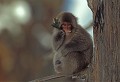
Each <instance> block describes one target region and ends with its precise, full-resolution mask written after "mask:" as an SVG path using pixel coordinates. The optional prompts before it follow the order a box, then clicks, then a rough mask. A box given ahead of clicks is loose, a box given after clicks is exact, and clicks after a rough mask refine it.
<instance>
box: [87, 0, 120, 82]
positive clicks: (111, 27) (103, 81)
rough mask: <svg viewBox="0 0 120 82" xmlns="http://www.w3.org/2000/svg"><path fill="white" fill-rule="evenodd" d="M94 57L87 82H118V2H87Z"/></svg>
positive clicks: (109, 0) (119, 21) (119, 68)
mask: <svg viewBox="0 0 120 82" xmlns="http://www.w3.org/2000/svg"><path fill="white" fill-rule="evenodd" d="M88 5H89V7H90V8H91V9H92V11H93V18H94V26H93V31H94V44H95V50H94V52H95V55H94V57H93V63H92V69H93V71H91V70H90V71H89V77H88V81H87V82H120V0H88Z"/></svg>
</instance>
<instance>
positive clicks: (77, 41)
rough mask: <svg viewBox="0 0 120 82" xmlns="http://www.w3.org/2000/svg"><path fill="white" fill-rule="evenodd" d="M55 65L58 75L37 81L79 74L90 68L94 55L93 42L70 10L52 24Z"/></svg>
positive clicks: (41, 81) (61, 14)
mask: <svg viewBox="0 0 120 82" xmlns="http://www.w3.org/2000/svg"><path fill="white" fill-rule="evenodd" d="M52 26H53V27H54V30H53V39H52V44H53V51H54V53H55V54H54V58H53V65H54V69H55V72H56V73H57V75H53V76H51V77H46V78H44V79H41V80H39V81H37V82H43V81H47V80H50V79H55V78H61V77H72V76H79V75H80V74H81V72H83V71H84V70H86V68H88V65H89V64H90V63H91V60H92V56H93V42H92V39H91V37H90V35H89V33H87V31H86V30H85V29H83V28H82V27H81V26H80V25H79V24H78V23H77V18H76V17H75V16H74V15H73V14H72V13H69V12H62V13H60V14H59V15H58V16H57V17H56V18H54V22H53V24H52Z"/></svg>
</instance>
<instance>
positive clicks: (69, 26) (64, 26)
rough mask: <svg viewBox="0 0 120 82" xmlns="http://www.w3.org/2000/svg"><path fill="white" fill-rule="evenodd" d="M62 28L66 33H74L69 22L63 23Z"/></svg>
mask: <svg viewBox="0 0 120 82" xmlns="http://www.w3.org/2000/svg"><path fill="white" fill-rule="evenodd" d="M62 28H63V30H64V31H65V32H71V31H72V25H71V23H69V22H63V23H62Z"/></svg>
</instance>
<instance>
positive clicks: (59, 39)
mask: <svg viewBox="0 0 120 82" xmlns="http://www.w3.org/2000/svg"><path fill="white" fill-rule="evenodd" d="M64 39H65V32H64V31H62V30H58V29H56V28H55V29H54V33H53V41H52V42H53V43H52V45H53V50H58V49H59V48H60V47H61V45H62V44H63V41H64Z"/></svg>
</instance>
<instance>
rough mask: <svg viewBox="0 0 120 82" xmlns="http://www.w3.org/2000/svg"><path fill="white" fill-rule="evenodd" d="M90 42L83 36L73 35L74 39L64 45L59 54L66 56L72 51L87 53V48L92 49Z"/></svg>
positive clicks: (89, 39) (88, 38)
mask: <svg viewBox="0 0 120 82" xmlns="http://www.w3.org/2000/svg"><path fill="white" fill-rule="evenodd" d="M92 46H93V44H92V40H91V38H90V37H86V36H85V35H83V34H80V33H79V34H75V35H74V37H73V38H72V39H71V40H70V41H69V42H68V43H66V44H65V46H64V48H63V50H62V52H61V53H63V54H67V53H68V52H72V51H80V52H83V51H87V50H88V49H89V48H92Z"/></svg>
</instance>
